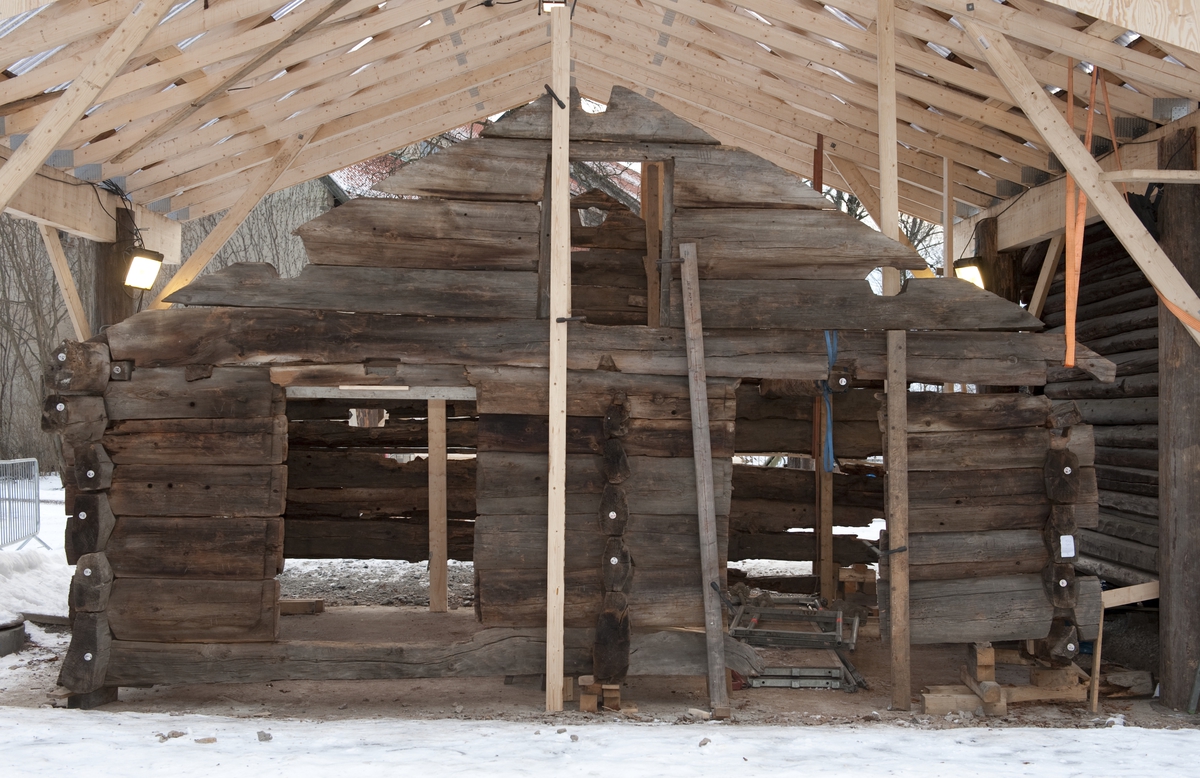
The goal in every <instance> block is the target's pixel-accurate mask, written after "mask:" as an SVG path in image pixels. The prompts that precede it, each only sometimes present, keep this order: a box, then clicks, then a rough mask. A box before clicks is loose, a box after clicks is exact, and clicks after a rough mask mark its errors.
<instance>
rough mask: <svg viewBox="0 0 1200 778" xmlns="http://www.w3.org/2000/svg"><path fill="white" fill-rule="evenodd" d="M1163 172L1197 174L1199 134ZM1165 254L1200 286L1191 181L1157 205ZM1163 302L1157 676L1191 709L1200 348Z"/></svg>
mask: <svg viewBox="0 0 1200 778" xmlns="http://www.w3.org/2000/svg"><path fill="white" fill-rule="evenodd" d="M1158 156H1159V165H1160V167H1178V168H1183V169H1188V170H1194V169H1196V163H1197V157H1198V155H1197V152H1196V139H1195V135H1194V134H1192V133H1188V132H1179V133H1176V134H1174V135H1173V136H1169V137H1167V138H1164V139H1163V140H1161V141H1159V145H1158ZM1158 229H1159V235H1160V238H1161V240H1162V247H1163V250H1164V251H1165V252H1166V253H1167V256H1169V257H1170V259H1171V261H1173V262H1174V264H1175V267H1177V268H1178V270H1179V271H1180V272H1182V274H1183V277H1184V280H1185V281H1187V282H1189V283H1192V284H1200V199H1198V198H1197V197H1196V190H1195V189H1192V188H1191V187H1189V186H1188V185H1186V184H1168V185H1167V186H1166V187H1164V189H1163V194H1162V199H1160V200H1159V205H1158ZM1189 334H1192V335H1194V333H1192V332H1190V331H1189V330H1188V328H1186V327H1184V326H1183V324H1182V323H1181V322H1179V321H1178V320H1177V319H1176V318H1175V317H1173V316H1168V315H1167V309H1166V306H1164V305H1163V304H1161V303H1160V304H1159V313H1158V353H1159V360H1158V381H1159V393H1158V414H1159V426H1158V429H1159V439H1158V441H1159V445H1158V473H1159V486H1158V536H1159V539H1158V575H1159V582H1160V585H1161V596H1160V599H1159V637H1158V642H1159V678H1160V680H1161V682H1162V704H1163V705H1165V706H1166V707H1167V708H1168V709H1170V708H1175V709H1179V710H1187V707H1188V702H1189V699H1188V698H1189V696H1190V693H1191V688H1192V682H1193V679H1194V678H1195V677H1196V666H1197V663H1200V565H1197V564H1196V559H1197V557H1198V556H1200V522H1197V521H1196V506H1197V505H1198V504H1200V456H1197V452H1198V451H1200V409H1197V406H1196V397H1197V396H1200V346H1197V345H1196V343H1193V342H1192V339H1191V338H1189V337H1188V335H1189Z"/></svg>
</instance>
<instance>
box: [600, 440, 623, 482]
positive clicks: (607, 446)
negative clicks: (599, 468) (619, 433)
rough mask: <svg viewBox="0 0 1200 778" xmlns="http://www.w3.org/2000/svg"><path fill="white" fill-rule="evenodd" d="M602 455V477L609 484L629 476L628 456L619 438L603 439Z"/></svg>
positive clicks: (621, 480)
mask: <svg viewBox="0 0 1200 778" xmlns="http://www.w3.org/2000/svg"><path fill="white" fill-rule="evenodd" d="M601 455H602V456H603V457H604V478H605V479H606V480H607V481H608V482H609V483H610V484H621V483H624V482H625V481H626V480H627V479H628V478H629V476H630V470H629V456H628V455H627V454H626V453H625V446H624V445H622V443H621V439H620V438H610V439H608V440H606V441H604V449H603V451H602V452H601Z"/></svg>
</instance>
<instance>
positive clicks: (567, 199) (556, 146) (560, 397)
mask: <svg viewBox="0 0 1200 778" xmlns="http://www.w3.org/2000/svg"><path fill="white" fill-rule="evenodd" d="M570 13H571V12H570V9H569V8H568V7H566V6H561V7H558V8H554V9H551V10H550V38H551V44H550V49H551V54H550V63H551V66H550V82H551V89H553V90H554V94H555V95H557V96H558V97H559V99H561V100H563V101H564V102H565V101H568V100H570V99H571V97H570V95H571V17H570ZM550 114H551V116H552V117H553V121H552V123H551V131H550V169H551V187H550V190H551V194H550V209H551V210H550V370H549V372H550V389H549V392H550V396H549V416H550V419H549V421H550V449H549V451H550V455H549V463H550V464H549V472H548V475H547V479H546V481H547V486H548V492H549V498H548V502H547V507H546V514H547V527H546V537H547V549H546V710H547V711H548V712H555V711H561V710H562V709H563V651H564V648H563V639H564V638H563V611H564V608H565V607H566V590H565V586H566V583H565V581H566V573H565V564H566V534H567V530H566V521H567V502H566V498H567V328H568V326H569V325H568V324H567V321H566V320H567V319H568V318H569V317H570V316H571V170H570V168H571V162H570V155H569V143H570V137H571V122H570V116H571V111H570V104H569V103H568V104H566V105H563V106H558V105H554V104H551V108H550Z"/></svg>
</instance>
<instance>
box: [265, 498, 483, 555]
mask: <svg viewBox="0 0 1200 778" xmlns="http://www.w3.org/2000/svg"><path fill="white" fill-rule="evenodd" d="M284 526H285V528H286V533H285V535H284V540H283V556H284V557H287V558H290V559H402V560H405V561H408V562H424V561H425V560H427V559H429V520H428V519H427V518H405V517H401V518H384V519H358V518H340V519H339V518H333V519H309V518H293V517H292V515H291V513H290V510H289V515H288V516H287V517H286V518H285V519H284ZM446 528H447V542H448V545H447V558H449V559H458V560H461V561H463V562H470V561H471V560H472V559H473V558H474V556H473V548H474V537H475V523H474V522H473V521H466V520H463V519H448V520H447V522H446Z"/></svg>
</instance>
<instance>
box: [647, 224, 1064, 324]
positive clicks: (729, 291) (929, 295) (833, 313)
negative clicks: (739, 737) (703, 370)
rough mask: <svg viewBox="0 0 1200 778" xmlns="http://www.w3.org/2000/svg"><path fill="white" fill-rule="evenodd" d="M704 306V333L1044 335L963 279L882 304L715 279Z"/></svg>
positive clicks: (847, 284) (675, 300)
mask: <svg viewBox="0 0 1200 778" xmlns="http://www.w3.org/2000/svg"><path fill="white" fill-rule="evenodd" d="M730 218H734V217H730ZM702 256H703V255H702ZM943 282H945V283H943ZM700 300H701V316H702V317H703V321H704V327H705V329H746V328H751V327H762V328H765V329H795V330H816V329H834V330H909V329H925V330H963V329H967V328H968V326H967V325H969V328H970V329H978V330H1040V329H1041V322H1040V321H1038V319H1036V318H1035V317H1034V316H1033V315H1031V314H1030V313H1028V312H1027V311H1026V310H1025V309H1024V308H1021V307H1020V306H1019V305H1013V304H1012V303H1010V302H1008V301H1007V300H1003V299H1001V298H999V297H997V296H996V295H994V294H992V293H990V292H985V291H984V290H982V289H980V288H979V287H977V286H975V285H974V284H972V283H971V282H970V281H963V280H962V279H937V278H929V279H920V278H917V279H910V280H909V281H908V282H907V283H906V284H905V285H904V288H903V290H901V292H900V294H898V295H895V296H893V297H880V296H879V295H877V294H875V293H874V292H873V291H872V290H871V286H870V284H868V283H867V282H866V281H863V280H845V281H833V280H825V281H786V280H773V281H771V282H770V283H769V284H767V283H763V282H762V281H747V280H708V281H701V282H700ZM797 300H820V301H821V305H819V306H809V305H797V304H796V301H797ZM671 311H672V313H671V316H672V317H673V320H674V321H680V319H679V318H677V317H680V316H682V315H683V304H682V293H681V291H680V286H679V283H678V282H676V283H675V284H674V286H673V287H672V289H671Z"/></svg>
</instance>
